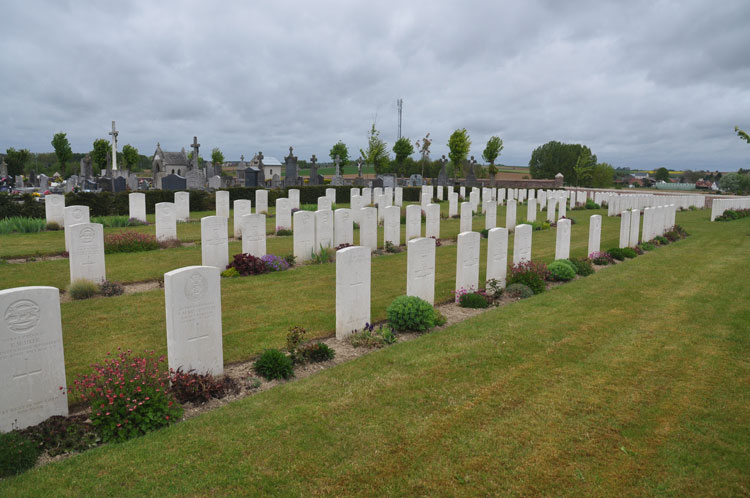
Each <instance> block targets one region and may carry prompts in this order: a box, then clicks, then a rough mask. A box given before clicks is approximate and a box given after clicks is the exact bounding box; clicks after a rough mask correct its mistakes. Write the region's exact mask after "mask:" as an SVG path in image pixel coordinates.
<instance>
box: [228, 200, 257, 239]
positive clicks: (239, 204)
mask: <svg viewBox="0 0 750 498" xmlns="http://www.w3.org/2000/svg"><path fill="white" fill-rule="evenodd" d="M252 212H253V203H252V201H249V200H247V199H237V200H236V201H234V211H233V213H232V215H233V216H234V226H233V227H232V228H233V232H234V238H235V239H238V238H240V237H241V236H242V222H241V220H242V217H243V216H245V215H247V214H252Z"/></svg>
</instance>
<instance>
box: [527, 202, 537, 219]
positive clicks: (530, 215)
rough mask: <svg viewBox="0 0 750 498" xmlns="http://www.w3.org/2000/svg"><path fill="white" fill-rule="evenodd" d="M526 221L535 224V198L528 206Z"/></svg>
mask: <svg viewBox="0 0 750 498" xmlns="http://www.w3.org/2000/svg"><path fill="white" fill-rule="evenodd" d="M526 221H528V222H529V223H533V222H535V221H536V199H534V198H533V197H532V198H530V199H529V202H528V204H527V205H526Z"/></svg>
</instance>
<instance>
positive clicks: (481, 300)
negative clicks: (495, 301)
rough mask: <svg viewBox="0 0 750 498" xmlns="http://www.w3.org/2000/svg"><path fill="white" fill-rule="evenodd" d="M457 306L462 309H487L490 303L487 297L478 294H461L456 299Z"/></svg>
mask: <svg viewBox="0 0 750 498" xmlns="http://www.w3.org/2000/svg"><path fill="white" fill-rule="evenodd" d="M458 305H459V306H461V307H462V308H487V307H488V306H489V305H490V303H489V300H488V299H487V295H486V294H484V293H479V292H469V293H466V294H462V295H461V296H460V297H459V298H458Z"/></svg>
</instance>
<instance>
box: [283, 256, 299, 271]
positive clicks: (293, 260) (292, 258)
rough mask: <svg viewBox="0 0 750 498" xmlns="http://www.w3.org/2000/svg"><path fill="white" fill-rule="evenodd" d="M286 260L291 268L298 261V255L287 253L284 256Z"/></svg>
mask: <svg viewBox="0 0 750 498" xmlns="http://www.w3.org/2000/svg"><path fill="white" fill-rule="evenodd" d="M284 261H286V264H288V265H289V268H291V267H292V266H294V265H295V264H296V263H297V256H295V255H294V254H287V255H285V256H284Z"/></svg>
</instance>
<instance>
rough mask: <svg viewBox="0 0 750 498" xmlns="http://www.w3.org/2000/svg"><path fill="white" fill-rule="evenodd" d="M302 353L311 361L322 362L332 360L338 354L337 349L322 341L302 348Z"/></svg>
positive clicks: (306, 359) (305, 358) (303, 356)
mask: <svg viewBox="0 0 750 498" xmlns="http://www.w3.org/2000/svg"><path fill="white" fill-rule="evenodd" d="M300 354H301V355H302V358H304V360H305V361H309V362H311V363H320V362H321V361H328V360H332V359H333V358H334V357H335V356H336V351H335V350H333V349H331V348H330V347H328V345H327V344H324V343H322V342H315V343H310V344H307V345H305V346H302V347H301V348H300Z"/></svg>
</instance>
